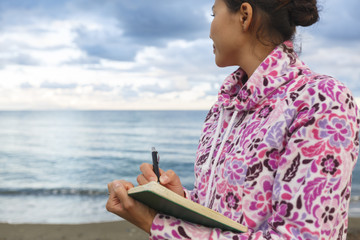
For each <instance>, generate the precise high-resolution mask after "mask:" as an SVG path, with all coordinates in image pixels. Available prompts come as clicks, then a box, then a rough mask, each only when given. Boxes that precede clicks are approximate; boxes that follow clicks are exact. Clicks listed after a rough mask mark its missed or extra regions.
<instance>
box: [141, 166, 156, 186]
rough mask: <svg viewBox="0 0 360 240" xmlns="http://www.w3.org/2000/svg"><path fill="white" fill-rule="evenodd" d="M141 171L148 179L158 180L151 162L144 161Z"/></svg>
mask: <svg viewBox="0 0 360 240" xmlns="http://www.w3.org/2000/svg"><path fill="white" fill-rule="evenodd" d="M140 171H141V172H142V174H143V175H144V177H145V178H146V180H147V181H149V182H150V181H157V176H156V174H155V173H154V171H153V166H152V165H151V164H149V163H143V164H141V165H140Z"/></svg>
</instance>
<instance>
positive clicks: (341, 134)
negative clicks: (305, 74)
mask: <svg viewBox="0 0 360 240" xmlns="http://www.w3.org/2000/svg"><path fill="white" fill-rule="evenodd" d="M308 92H309V93H310V95H311V94H314V96H310V98H311V99H316V101H307V102H308V103H309V102H311V104H308V103H304V102H305V101H299V102H298V103H299V105H298V108H297V113H296V116H294V119H293V121H292V123H291V124H290V126H289V128H288V130H287V133H286V134H287V136H286V139H287V140H286V142H285V144H284V145H285V149H284V151H282V156H281V157H280V159H279V165H278V168H277V171H276V173H275V175H274V176H275V178H274V183H273V189H272V212H271V215H270V216H269V218H268V219H267V222H265V223H264V224H263V225H261V226H260V227H259V229H257V230H256V231H254V230H251V229H250V230H249V232H247V233H241V234H238V233H233V232H228V231H221V230H220V229H212V228H207V227H203V226H199V225H195V224H192V223H188V222H185V221H183V220H180V219H176V218H173V217H170V216H166V215H161V214H158V215H157V216H156V218H155V219H154V221H153V225H152V228H151V236H150V239H214V240H215V239H243V240H245V239H259V240H260V239H267V240H269V239H337V238H338V237H339V238H340V239H341V237H344V236H346V232H347V218H348V207H349V201H350V191H351V175H352V170H353V167H354V166H355V163H356V160H357V156H358V147H359V138H358V135H359V120H358V109H357V106H356V105H355V104H354V103H353V101H352V100H351V95H349V93H346V91H343V92H341V93H340V92H339V94H338V95H337V96H333V97H334V99H331V96H328V98H326V96H323V95H321V96H320V95H319V96H317V94H318V91H308ZM315 95H316V96H315ZM300 102H301V103H300ZM295 104H296V101H295ZM250 218H251V216H250Z"/></svg>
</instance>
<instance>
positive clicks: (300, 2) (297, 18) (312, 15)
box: [288, 0, 319, 27]
mask: <svg viewBox="0 0 360 240" xmlns="http://www.w3.org/2000/svg"><path fill="white" fill-rule="evenodd" d="M288 11H289V17H290V21H291V22H293V24H294V25H295V26H303V27H306V26H310V25H312V24H314V23H316V22H317V21H318V20H319V12H318V8H317V3H316V0H290V4H289V5H288Z"/></svg>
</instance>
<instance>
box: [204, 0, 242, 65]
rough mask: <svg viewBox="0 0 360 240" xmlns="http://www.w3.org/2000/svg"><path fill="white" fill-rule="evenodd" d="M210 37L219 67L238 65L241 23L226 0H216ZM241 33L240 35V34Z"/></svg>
mask: <svg viewBox="0 0 360 240" xmlns="http://www.w3.org/2000/svg"><path fill="white" fill-rule="evenodd" d="M213 17H214V19H213V21H212V23H211V29H210V38H211V39H212V40H213V42H214V45H213V48H214V49H213V50H214V54H215V62H216V65H218V66H219V67H226V66H233V65H238V62H239V61H238V60H239V59H238V58H239V56H240V55H241V54H240V51H241V48H240V47H241V38H239V36H241V24H240V19H239V17H238V15H237V14H236V13H231V12H230V10H229V9H228V7H227V6H226V4H225V2H224V0H215V3H214V6H213ZM239 34H240V35H239Z"/></svg>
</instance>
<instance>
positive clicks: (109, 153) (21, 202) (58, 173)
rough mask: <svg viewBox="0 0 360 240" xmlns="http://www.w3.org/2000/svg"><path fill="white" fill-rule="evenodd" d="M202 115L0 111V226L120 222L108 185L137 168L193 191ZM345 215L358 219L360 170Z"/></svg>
mask: <svg viewBox="0 0 360 240" xmlns="http://www.w3.org/2000/svg"><path fill="white" fill-rule="evenodd" d="M206 114H207V111H0V222H3V223H59V224H79V223H96V222H108V221H116V220H119V217H118V216H115V215H113V214H111V213H109V212H107V211H106V209H105V205H106V201H107V193H108V191H107V184H108V183H109V182H111V181H113V180H115V179H124V180H127V181H130V182H132V183H133V184H134V185H136V177H137V175H138V174H140V170H139V166H140V164H141V163H144V162H148V163H151V148H152V147H155V148H156V149H157V151H158V152H159V154H160V167H161V168H163V169H173V170H174V171H175V172H176V173H177V174H178V175H179V176H180V178H181V181H182V183H183V185H184V186H185V187H187V188H189V189H191V188H192V185H193V181H194V171H193V162H194V159H195V154H196V149H197V144H198V141H199V136H200V133H201V129H202V125H203V122H204V119H205V117H206ZM352 186H353V188H352V197H351V204H350V209H351V210H350V216H353V217H360V165H359V164H357V165H356V167H355V169H354V172H353V183H352Z"/></svg>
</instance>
